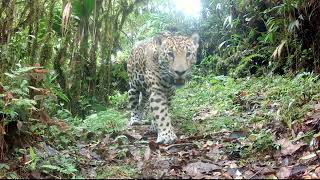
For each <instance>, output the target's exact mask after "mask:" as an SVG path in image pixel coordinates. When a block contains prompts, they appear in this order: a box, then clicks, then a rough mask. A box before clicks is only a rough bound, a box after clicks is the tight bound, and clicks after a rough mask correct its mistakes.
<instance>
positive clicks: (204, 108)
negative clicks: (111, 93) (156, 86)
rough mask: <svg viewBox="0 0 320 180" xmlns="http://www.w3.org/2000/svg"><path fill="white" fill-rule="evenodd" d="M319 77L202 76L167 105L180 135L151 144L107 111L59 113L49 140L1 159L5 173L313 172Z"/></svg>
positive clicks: (317, 153)
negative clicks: (80, 115)
mask: <svg viewBox="0 0 320 180" xmlns="http://www.w3.org/2000/svg"><path fill="white" fill-rule="evenodd" d="M319 92H320V80H319V79H318V77H316V76H313V75H300V76H297V77H295V78H292V77H281V76H274V77H272V78H271V77H263V78H247V79H233V78H230V77H225V76H219V77H201V76H195V77H194V80H193V81H192V82H191V83H189V84H188V85H187V86H186V87H184V88H181V89H178V91H177V95H176V97H175V99H174V102H173V107H172V108H171V114H172V119H173V124H174V127H175V128H176V132H177V135H178V137H179V140H178V141H177V142H176V143H175V144H172V145H158V144H156V143H155V140H156V134H149V133H148V128H149V127H148V125H141V126H132V127H128V126H126V123H127V119H128V115H129V111H128V110H127V109H126V108H124V107H126V95H121V94H119V95H118V96H115V97H113V101H112V102H114V106H115V108H114V109H108V110H104V111H100V112H96V113H94V114H92V115H90V116H88V117H87V118H86V119H85V120H79V119H77V120H75V119H73V118H66V119H65V122H66V126H67V127H68V128H61V126H60V128H59V127H56V128H55V126H52V127H50V129H48V132H50V134H54V136H53V135H48V136H47V138H42V139H40V140H39V141H38V142H37V143H35V144H34V145H33V146H32V147H28V148H25V149H23V148H22V149H18V150H16V151H15V152H12V153H11V154H12V155H13V154H14V155H15V157H18V158H15V161H12V162H11V163H6V164H4V163H2V164H0V175H1V177H7V178H10V177H11V178H16V177H24V178H157V179H158V178H187V179H188V178H210V179H212V178H223V179H231V178H236V179H241V178H246V179H251V178H254V179H255V178H268V179H275V178H279V179H280V178H281V179H283V178H305V179H309V178H320V165H319V164H320V158H319V157H320V150H319V141H320V133H319V127H320V126H319V125H320V103H319V102H318V100H320V94H319Z"/></svg>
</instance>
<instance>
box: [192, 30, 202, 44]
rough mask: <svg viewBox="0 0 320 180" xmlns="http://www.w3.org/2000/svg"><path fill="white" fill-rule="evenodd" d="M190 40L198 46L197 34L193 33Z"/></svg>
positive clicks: (198, 37) (198, 38)
mask: <svg viewBox="0 0 320 180" xmlns="http://www.w3.org/2000/svg"><path fill="white" fill-rule="evenodd" d="M191 39H192V40H193V42H194V43H195V44H197V45H198V44H199V40H200V36H199V34H198V33H193V34H192V35H191Z"/></svg>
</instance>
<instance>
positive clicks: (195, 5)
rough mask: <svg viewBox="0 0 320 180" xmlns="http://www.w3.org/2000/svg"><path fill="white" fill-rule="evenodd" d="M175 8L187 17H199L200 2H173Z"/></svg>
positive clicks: (185, 0)
mask: <svg viewBox="0 0 320 180" xmlns="http://www.w3.org/2000/svg"><path fill="white" fill-rule="evenodd" d="M173 2H174V4H175V7H176V9H177V10H178V11H181V12H182V13H183V14H184V15H186V16H189V17H195V18H199V17H200V11H201V2H200V0H173Z"/></svg>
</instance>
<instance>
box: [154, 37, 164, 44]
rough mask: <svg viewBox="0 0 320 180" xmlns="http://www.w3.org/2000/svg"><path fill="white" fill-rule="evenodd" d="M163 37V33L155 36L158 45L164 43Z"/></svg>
mask: <svg viewBox="0 0 320 180" xmlns="http://www.w3.org/2000/svg"><path fill="white" fill-rule="evenodd" d="M162 38H163V36H162V35H159V36H157V37H155V41H156V43H157V44H158V45H161V44H162Z"/></svg>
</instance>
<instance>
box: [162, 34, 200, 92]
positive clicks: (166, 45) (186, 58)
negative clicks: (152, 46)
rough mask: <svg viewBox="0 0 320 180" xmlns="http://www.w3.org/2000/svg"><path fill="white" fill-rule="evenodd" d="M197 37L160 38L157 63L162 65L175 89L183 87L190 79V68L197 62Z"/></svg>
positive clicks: (194, 35)
mask: <svg viewBox="0 0 320 180" xmlns="http://www.w3.org/2000/svg"><path fill="white" fill-rule="evenodd" d="M198 47H199V35H198V34H197V33H194V34H192V35H191V36H190V37H188V36H174V35H165V36H163V38H161V42H160V49H159V50H160V51H159V63H160V64H162V65H164V66H165V67H166V68H167V70H168V71H169V73H170V75H171V76H172V77H173V79H174V82H173V83H174V84H175V85H176V86H177V87H180V86H183V85H184V84H185V82H186V80H188V79H190V78H191V67H192V65H193V64H195V63H196V61H197V50H198Z"/></svg>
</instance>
